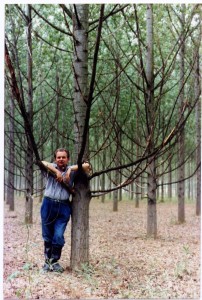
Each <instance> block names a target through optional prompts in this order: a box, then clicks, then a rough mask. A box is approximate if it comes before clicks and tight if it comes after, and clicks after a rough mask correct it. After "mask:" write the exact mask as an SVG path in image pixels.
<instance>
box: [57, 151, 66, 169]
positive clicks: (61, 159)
mask: <svg viewBox="0 0 202 300" xmlns="http://www.w3.org/2000/svg"><path fill="white" fill-rule="evenodd" d="M68 161H69V158H68V157H67V153H66V152H65V151H58V152H57V153H56V158H55V162H56V164H57V166H58V167H59V169H61V170H63V169H65V168H66V165H67V163H68Z"/></svg>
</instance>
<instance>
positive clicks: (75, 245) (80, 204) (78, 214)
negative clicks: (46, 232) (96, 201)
mask: <svg viewBox="0 0 202 300" xmlns="http://www.w3.org/2000/svg"><path fill="white" fill-rule="evenodd" d="M90 199H91V195H90V187H89V180H88V178H87V176H86V174H84V173H82V171H80V172H79V173H78V175H77V177H76V179H75V196H74V199H73V202H72V210H73V213H72V239H71V261H70V265H71V268H72V269H73V270H75V269H77V268H80V267H81V265H82V264H85V263H88V262H89V204H90Z"/></svg>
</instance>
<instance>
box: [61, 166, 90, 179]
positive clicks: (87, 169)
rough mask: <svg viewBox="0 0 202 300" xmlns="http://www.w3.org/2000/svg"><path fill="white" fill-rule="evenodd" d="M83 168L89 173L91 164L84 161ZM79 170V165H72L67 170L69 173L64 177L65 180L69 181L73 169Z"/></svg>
mask: <svg viewBox="0 0 202 300" xmlns="http://www.w3.org/2000/svg"><path fill="white" fill-rule="evenodd" d="M82 169H83V170H84V172H85V173H86V174H89V173H90V171H91V165H90V164H89V163H88V162H84V163H83V164H82ZM77 170H78V165H73V166H70V167H69V169H68V170H67V173H66V174H65V178H64V180H65V182H69V180H70V173H71V171H77Z"/></svg>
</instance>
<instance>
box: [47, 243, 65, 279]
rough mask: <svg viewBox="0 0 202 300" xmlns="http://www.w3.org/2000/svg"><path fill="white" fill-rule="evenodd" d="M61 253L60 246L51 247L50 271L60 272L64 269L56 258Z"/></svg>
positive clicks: (58, 257)
mask: <svg viewBox="0 0 202 300" xmlns="http://www.w3.org/2000/svg"><path fill="white" fill-rule="evenodd" d="M61 253H62V247H56V246H53V247H52V254H51V258H50V263H51V267H50V268H51V271H53V272H58V273H62V272H63V271H64V269H63V267H62V266H61V265H60V264H59V262H58V260H59V259H60V257H61Z"/></svg>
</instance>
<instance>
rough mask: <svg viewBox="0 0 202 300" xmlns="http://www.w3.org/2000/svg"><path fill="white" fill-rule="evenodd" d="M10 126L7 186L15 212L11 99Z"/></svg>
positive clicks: (11, 107)
mask: <svg viewBox="0 0 202 300" xmlns="http://www.w3.org/2000/svg"><path fill="white" fill-rule="evenodd" d="M10 115H11V117H10V124H9V131H10V139H9V145H8V157H9V161H8V180H7V183H8V186H7V203H8V204H9V209H10V210H11V211H14V209H15V203H14V186H15V183H14V172H15V165H14V161H15V147H14V103H13V100H12V99H11V101H10Z"/></svg>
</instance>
